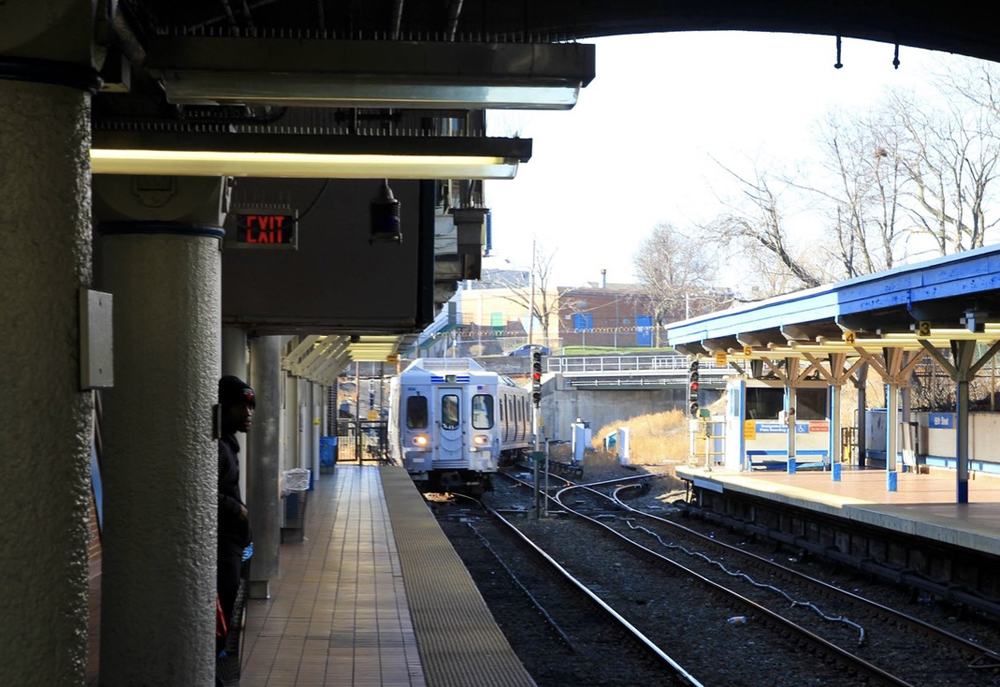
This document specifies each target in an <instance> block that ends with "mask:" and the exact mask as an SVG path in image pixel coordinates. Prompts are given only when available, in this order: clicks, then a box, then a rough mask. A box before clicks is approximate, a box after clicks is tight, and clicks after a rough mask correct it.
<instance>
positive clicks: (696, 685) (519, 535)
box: [483, 474, 704, 687]
mask: <svg viewBox="0 0 1000 687" xmlns="http://www.w3.org/2000/svg"><path fill="white" fill-rule="evenodd" d="M505 477H507V478H508V479H511V480H512V481H515V482H517V483H519V484H527V483H526V482H524V481H522V480H519V479H517V478H516V477H513V476H511V475H506V474H505ZM548 498H550V499H551V498H552V497H548ZM483 507H484V508H486V509H487V511H489V512H490V513H492V514H493V515H494V516H495V517H496V519H497V520H498V521H499V522H501V523H503V525H504V526H506V527H507V528H508V529H509V531H510V533H511V535H512V536H513V537H514V538H515V539H517V540H519V541H520V542H521V543H522V544H523V545H524V546H526V547H527V548H529V549H530V550H531V551H532V552H533V553H535V554H537V555H538V556H540V557H541V558H542V559H543V560H545V561H546V562H547V563H548V564H549V565H550V566H551V567H552V569H553V570H555V571H556V572H557V573H559V575H560V576H561V577H563V578H564V579H565V580H566V581H567V582H569V583H570V584H571V585H572V586H573V587H575V588H576V589H577V590H578V591H579V592H580V593H581V594H583V595H584V596H586V597H587V598H588V599H590V601H592V602H593V603H594V604H595V605H596V606H597V607H598V608H599V609H601V610H602V611H603V612H604V613H605V614H606V615H608V616H609V617H610V618H611V619H612V620H613V621H615V623H616V624H618V625H620V626H621V627H622V628H624V629H625V631H626V632H628V634H629V635H631V636H633V637H634V638H635V639H636V640H637V641H638V642H639V643H640V644H642V645H643V646H645V647H646V648H647V649H648V650H649V651H651V652H652V653H653V654H654V655H655V656H656V657H657V658H659V659H660V660H661V661H663V662H664V663H666V664H667V665H668V666H670V669H671V670H673V671H674V673H675V674H676V675H677V677H678V678H680V679H681V680H683V681H684V682H686V683H687V684H689V685H691V686H692V687H704V686H703V685H702V683H701V682H699V681H698V679H697V678H695V677H694V676H693V675H691V673H689V672H688V671H687V670H686V669H685V668H684V667H683V666H681V665H680V664H679V663H678V662H677V661H675V660H674V659H673V658H671V657H670V656H669V655H668V654H667V653H666V652H665V651H663V649H661V648H660V647H659V646H657V645H656V643H655V642H653V640H651V639H650V638H649V637H647V636H646V635H644V634H643V633H642V632H641V631H640V630H639V629H638V628H637V627H636V626H635V625H633V624H632V623H630V622H629V621H628V620H626V619H625V618H624V617H623V616H622V615H621V614H620V613H618V611H616V610H615V609H614V608H612V607H611V606H610V605H609V604H608V603H607V602H605V601H604V599H602V598H601V597H600V596H598V595H597V594H595V593H594V592H593V591H591V590H590V589H589V588H588V587H587V585H585V584H583V583H582V582H580V580H578V579H577V578H576V577H574V576H573V575H572V574H571V573H570V572H569V571H568V570H566V568H564V567H563V566H562V565H560V564H559V562H558V561H556V560H555V559H554V558H552V556H550V555H549V554H548V553H546V551H545V550H544V549H542V548H541V547H540V546H538V545H537V544H535V542H533V541H531V539H529V538H528V537H527V536H526V535H525V534H524V533H523V532H521V530H520V529H518V527H517V525H515V524H514V523H513V522H511V521H510V520H508V519H507V518H505V517H503V516H502V515H501V514H500V513H498V512H496V511H495V510H493V509H492V508H490V507H489V506H486V505H485V504H483Z"/></svg>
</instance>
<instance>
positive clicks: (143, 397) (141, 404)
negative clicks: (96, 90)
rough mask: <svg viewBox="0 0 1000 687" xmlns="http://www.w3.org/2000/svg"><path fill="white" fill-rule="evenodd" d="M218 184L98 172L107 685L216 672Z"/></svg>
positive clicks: (182, 680) (206, 679)
mask: <svg viewBox="0 0 1000 687" xmlns="http://www.w3.org/2000/svg"><path fill="white" fill-rule="evenodd" d="M224 187H225V184H224V183H223V180H220V179H200V178H192V177H187V178H185V177H176V178H172V177H107V176H98V177H95V179H94V188H95V201H94V214H95V218H96V219H98V220H99V221H100V224H99V233H100V236H101V239H100V247H101V256H102V274H101V276H102V286H103V287H104V290H106V291H110V292H111V293H112V294H113V295H114V298H115V310H114V332H115V341H116V347H115V375H116V382H117V383H116V385H115V388H114V389H113V390H111V391H109V392H108V393H107V394H106V396H105V399H104V417H105V427H106V434H107V442H106V454H105V460H104V512H105V523H106V524H105V529H104V539H103V546H104V562H103V565H104V574H103V577H104V583H103V589H102V603H101V684H102V685H108V686H109V687H110V686H116V685H138V684H141V685H146V686H149V687H157V686H160V685H162V686H163V687H167V686H173V685H191V686H192V687H202V686H204V687H208V686H209V685H212V684H213V681H214V675H215V585H216V577H215V569H216V549H217V534H216V532H217V499H216V492H217V491H218V447H217V442H216V440H215V439H214V437H213V436H212V407H213V405H214V404H215V403H216V400H217V397H218V379H219V376H220V367H221V364H220V346H221V342H220V330H221V255H220V248H221V239H222V237H223V235H224V232H223V231H222V229H221V228H219V227H221V223H222V204H223V200H222V198H223V194H224Z"/></svg>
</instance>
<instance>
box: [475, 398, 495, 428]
mask: <svg viewBox="0 0 1000 687" xmlns="http://www.w3.org/2000/svg"><path fill="white" fill-rule="evenodd" d="M472 427H473V429H492V428H493V397H492V396H488V395H486V394H476V395H475V396H473V397H472Z"/></svg>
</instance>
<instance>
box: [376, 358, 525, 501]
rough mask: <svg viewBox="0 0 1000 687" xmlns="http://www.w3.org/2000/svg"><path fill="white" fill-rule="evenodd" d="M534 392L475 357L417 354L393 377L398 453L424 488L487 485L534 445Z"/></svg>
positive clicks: (393, 442) (471, 489) (392, 427)
mask: <svg viewBox="0 0 1000 687" xmlns="http://www.w3.org/2000/svg"><path fill="white" fill-rule="evenodd" d="M530 395H531V394H530V392H529V391H528V390H527V389H522V388H521V387H519V386H517V385H516V384H514V382H513V381H511V380H510V379H509V378H508V377H505V376H503V375H499V374H497V373H495V372H489V371H487V370H485V369H484V368H483V367H482V366H481V365H480V364H479V363H477V362H476V361H475V360H472V359H471V358H418V359H417V360H414V361H413V362H412V363H410V364H409V365H408V366H407V368H406V369H405V370H403V371H402V372H401V373H400V374H399V375H398V376H397V377H395V378H393V380H392V381H391V383H390V393H389V444H390V450H391V451H392V456H393V458H394V459H395V460H397V461H400V462H402V464H403V467H405V468H406V471H407V472H408V473H410V477H412V478H413V481H414V482H415V483H416V484H417V486H418V488H420V489H421V490H422V491H426V492H462V493H469V494H481V493H483V492H484V491H488V490H490V489H492V477H493V474H494V473H496V471H497V469H498V468H499V467H500V466H501V465H503V464H505V463H507V462H513V461H515V460H517V459H518V458H519V457H520V456H521V454H522V453H523V452H524V451H525V450H527V449H529V448H530V445H531V439H532V437H531V400H530Z"/></svg>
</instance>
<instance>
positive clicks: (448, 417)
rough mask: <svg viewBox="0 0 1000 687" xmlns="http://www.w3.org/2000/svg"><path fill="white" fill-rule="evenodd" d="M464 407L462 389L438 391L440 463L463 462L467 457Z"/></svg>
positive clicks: (438, 457) (438, 456)
mask: <svg viewBox="0 0 1000 687" xmlns="http://www.w3.org/2000/svg"><path fill="white" fill-rule="evenodd" d="M463 406H464V403H463V399H462V390H461V389H440V388H439V389H437V407H438V411H439V414H438V421H437V425H438V455H437V460H439V461H444V462H453V461H461V460H463V459H464V457H465V456H464V451H463V448H462V408H463Z"/></svg>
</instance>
